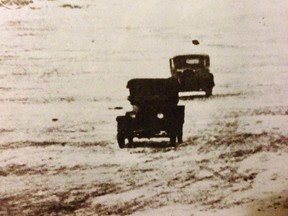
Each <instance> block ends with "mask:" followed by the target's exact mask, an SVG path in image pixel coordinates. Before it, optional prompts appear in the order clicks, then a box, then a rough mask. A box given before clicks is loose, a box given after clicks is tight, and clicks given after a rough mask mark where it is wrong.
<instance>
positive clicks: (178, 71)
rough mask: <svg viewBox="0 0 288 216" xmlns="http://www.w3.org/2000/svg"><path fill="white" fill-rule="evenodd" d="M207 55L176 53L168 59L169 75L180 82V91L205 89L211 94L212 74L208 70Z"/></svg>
mask: <svg viewBox="0 0 288 216" xmlns="http://www.w3.org/2000/svg"><path fill="white" fill-rule="evenodd" d="M209 66H210V58H209V56H208V55H178V56H175V57H173V58H171V59H170V70H171V75H172V77H174V78H175V79H177V80H178V81H179V83H180V91H181V92H188V91H205V94H206V96H207V97H209V96H210V95H212V90H213V87H214V85H215V83H214V76H213V74H212V73H210V71H209Z"/></svg>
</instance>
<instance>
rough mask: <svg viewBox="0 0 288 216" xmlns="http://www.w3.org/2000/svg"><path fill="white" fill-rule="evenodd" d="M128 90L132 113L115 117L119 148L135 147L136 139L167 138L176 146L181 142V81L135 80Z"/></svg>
mask: <svg viewBox="0 0 288 216" xmlns="http://www.w3.org/2000/svg"><path fill="white" fill-rule="evenodd" d="M127 88H129V92H130V96H129V97H128V100H129V101H130V103H131V105H132V106H133V110H132V111H129V112H126V114H125V115H123V116H117V118H116V120H117V141H118V145H119V147H120V148H124V147H125V146H126V144H128V145H132V144H133V138H134V137H137V138H148V139H150V138H153V137H168V138H170V143H171V145H174V146H175V145H176V138H177V142H178V143H181V142H182V136H183V123H184V108H185V107H184V106H178V105H177V104H178V100H179V98H178V92H179V84H178V82H177V81H176V80H175V79H172V78H168V79H132V80H130V81H129V82H128V84H127ZM125 140H128V143H126V142H125Z"/></svg>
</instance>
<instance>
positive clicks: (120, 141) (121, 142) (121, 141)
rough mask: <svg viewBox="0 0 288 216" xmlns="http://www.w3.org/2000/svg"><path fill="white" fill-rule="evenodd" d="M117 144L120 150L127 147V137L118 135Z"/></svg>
mask: <svg viewBox="0 0 288 216" xmlns="http://www.w3.org/2000/svg"><path fill="white" fill-rule="evenodd" d="M117 142H118V145H119V148H121V149H122V148H124V147H125V136H124V134H122V133H118V134H117Z"/></svg>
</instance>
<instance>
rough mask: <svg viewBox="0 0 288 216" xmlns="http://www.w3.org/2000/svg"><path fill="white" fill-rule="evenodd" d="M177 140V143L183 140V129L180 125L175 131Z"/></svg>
mask: <svg viewBox="0 0 288 216" xmlns="http://www.w3.org/2000/svg"><path fill="white" fill-rule="evenodd" d="M177 141H178V143H182V142H183V129H182V127H181V129H179V131H178V133H177Z"/></svg>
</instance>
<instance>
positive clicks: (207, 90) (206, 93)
mask: <svg viewBox="0 0 288 216" xmlns="http://www.w3.org/2000/svg"><path fill="white" fill-rule="evenodd" d="M212 89H213V88H212V87H209V88H207V89H206V90H205V95H206V97H210V96H211V95H212Z"/></svg>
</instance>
